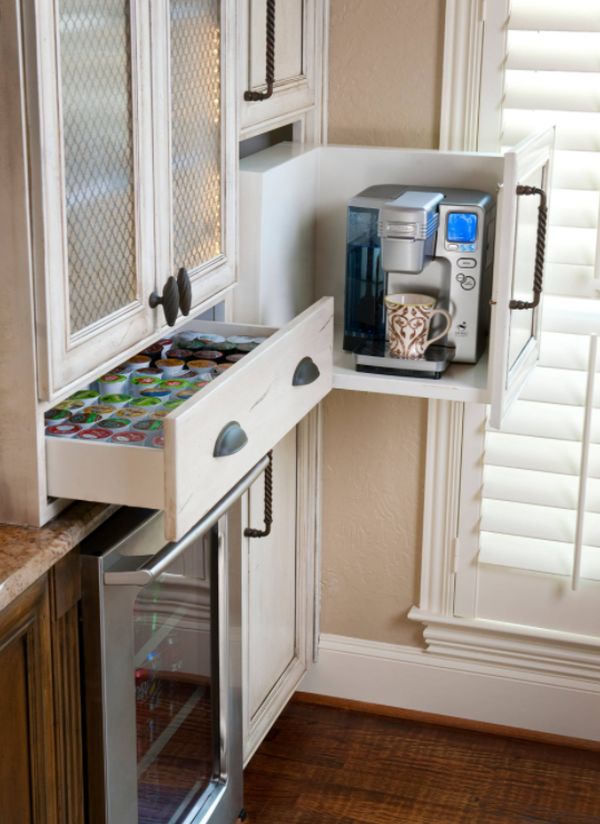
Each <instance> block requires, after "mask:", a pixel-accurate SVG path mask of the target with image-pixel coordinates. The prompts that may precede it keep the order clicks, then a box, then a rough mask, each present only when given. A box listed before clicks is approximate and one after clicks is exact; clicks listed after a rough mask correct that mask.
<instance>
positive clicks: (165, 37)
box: [150, 0, 237, 329]
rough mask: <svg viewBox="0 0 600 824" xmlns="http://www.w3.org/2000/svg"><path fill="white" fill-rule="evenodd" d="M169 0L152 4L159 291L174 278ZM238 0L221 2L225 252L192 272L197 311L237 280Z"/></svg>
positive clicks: (161, 324)
mask: <svg viewBox="0 0 600 824" xmlns="http://www.w3.org/2000/svg"><path fill="white" fill-rule="evenodd" d="M169 11H170V0H156V2H154V3H153V4H152V5H151V12H150V14H151V18H150V26H151V38H152V57H153V60H152V85H153V95H154V98H153V107H154V141H155V145H154V168H155V176H156V177H155V182H156V195H155V197H156V212H155V231H156V273H155V279H156V284H157V288H158V291H159V292H162V288H163V285H164V283H165V281H166V280H167V278H168V277H169V276H171V275H173V276H174V277H177V271H176V270H175V269H174V266H173V233H174V221H173V183H172V174H171V169H172V158H173V149H172V134H171V131H172V130H171V71H170V69H171V58H170V54H171V48H170V40H171V37H170V14H169ZM235 18H236V10H235V2H234V0H220V23H221V42H220V68H221V72H220V74H221V107H220V112H221V254H220V255H218V256H217V257H215V258H213V259H212V260H209V261H207V262H206V263H204V264H202V265H200V266H199V267H196V268H195V269H191V268H190V269H189V270H188V273H189V275H190V279H191V282H192V307H195V306H198V305H199V304H201V303H203V302H205V301H206V300H208V299H209V298H210V297H211V296H212V295H214V294H216V293H217V292H220V291H222V290H223V289H225V288H227V287H228V286H230V285H231V284H232V283H234V281H235V273H236V267H235V261H236V235H237V233H236V224H237V217H236V196H235V193H236V190H237V111H236V105H235V91H236V72H235V65H236V54H235V43H236V37H235V33H236V28H235ZM156 325H157V329H158V328H161V327H163V328H165V324H164V316H163V315H162V313H159V314H158V315H157V318H156Z"/></svg>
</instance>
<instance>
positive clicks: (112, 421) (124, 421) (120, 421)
mask: <svg viewBox="0 0 600 824" xmlns="http://www.w3.org/2000/svg"><path fill="white" fill-rule="evenodd" d="M130 426H131V421H130V420H129V418H118V417H114V418H105V419H104V420H103V421H102V429H109V430H110V431H111V432H121V431H122V430H124V429H129V427H130Z"/></svg>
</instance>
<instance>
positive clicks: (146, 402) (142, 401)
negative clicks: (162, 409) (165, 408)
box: [129, 398, 162, 410]
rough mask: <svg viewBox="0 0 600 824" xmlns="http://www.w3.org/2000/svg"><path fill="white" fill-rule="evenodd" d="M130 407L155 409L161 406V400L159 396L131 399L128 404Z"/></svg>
mask: <svg viewBox="0 0 600 824" xmlns="http://www.w3.org/2000/svg"><path fill="white" fill-rule="evenodd" d="M129 405H130V406H131V408H132V409H146V410H150V409H156V408H157V407H159V406H162V401H161V400H160V398H136V399H135V400H132V401H131V403H130V404H129Z"/></svg>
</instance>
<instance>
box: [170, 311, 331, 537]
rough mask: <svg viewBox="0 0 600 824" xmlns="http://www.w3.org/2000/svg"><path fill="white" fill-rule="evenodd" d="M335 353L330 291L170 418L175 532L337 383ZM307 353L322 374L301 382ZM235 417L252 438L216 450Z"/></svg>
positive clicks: (172, 528) (184, 529) (187, 524)
mask: <svg viewBox="0 0 600 824" xmlns="http://www.w3.org/2000/svg"><path fill="white" fill-rule="evenodd" d="M332 356H333V300H332V299H331V298H323V299H322V300H320V301H318V303H316V304H314V305H313V306H311V307H310V308H309V309H307V310H306V311H305V312H303V313H302V314H300V315H298V316H297V317H296V318H294V320H293V321H291V322H290V323H289V324H287V325H286V326H284V327H283V328H282V329H280V330H279V331H278V332H276V333H275V334H274V335H272V336H271V337H270V338H269V339H268V340H267V341H266V342H265V343H263V344H262V345H261V346H260V347H258V348H257V349H255V350H254V352H252V353H250V355H249V356H248V357H247V358H244V360H242V361H241V362H240V363H239V364H237V365H236V367H235V368H236V371H237V374H236V375H234V374H231V375H227V376H226V378H227V379H225V380H223V381H222V382H219V381H215V382H214V383H212V384H210V385H209V386H208V387H206V390H203V394H204V391H206V394H205V395H204V397H201V396H200V395H199V396H198V397H197V398H195V399H193V400H192V401H191V402H190V403H189V405H188V404H185V406H182V407H180V409H178V410H177V411H176V412H175V414H174V415H173V416H172V417H171V416H169V417H168V418H167V419H166V420H165V493H166V500H165V511H166V519H165V520H166V535H167V538H169V539H170V540H175V539H178V538H179V537H181V536H182V535H183V534H185V532H187V530H188V529H190V528H191V527H192V526H193V525H194V524H195V522H196V521H197V520H198V518H199V517H200V516H201V515H202V514H203V513H204V512H206V510H207V509H209V508H210V507H211V506H213V505H214V504H215V503H216V502H217V501H218V500H219V499H220V498H222V497H223V495H225V493H226V492H227V490H228V489H229V488H230V487H231V486H232V485H233V484H234V483H235V482H236V481H237V480H238V479H239V478H240V477H241V476H242V475H244V474H245V473H246V472H247V471H248V470H249V469H250V468H251V467H252V466H253V465H254V464H255V463H256V462H257V461H258V460H259V459H260V458H261V457H262V456H263V455H264V454H265V453H266V452H268V451H269V449H271V448H272V447H273V446H274V445H275V444H276V443H277V442H278V441H280V440H281V438H282V437H283V436H284V435H285V434H286V433H287V432H289V431H290V429H292V428H293V427H294V426H295V425H296V424H297V423H298V422H299V421H300V420H301V419H302V418H303V417H304V416H305V415H307V414H308V412H310V410H311V409H312V408H313V407H314V406H315V405H316V404H317V403H318V402H319V401H320V400H321V399H322V398H323V397H324V396H325V395H326V394H327V393H328V392H329V391H330V390H331V386H332V371H333V370H332ZM304 358H310V359H311V360H312V362H313V363H314V364H315V365H316V367H317V369H318V373H319V374H318V376H316V373H314V376H315V377H314V380H312V381H311V382H309V383H303V384H301V385H294V373H295V371H296V368H297V367H298V364H299V363H300V362H301V361H302V360H303V359H304ZM310 377H313V376H309V377H308V379H310ZM231 423H236V424H238V425H239V427H241V429H242V430H243V432H244V434H245V436H246V438H247V442H246V444H245V445H244V446H243V447H242V448H241V449H239V451H237V452H234V453H233V454H229V455H222V456H220V457H215V455H214V451H215V445H216V443H217V439H218V438H219V435H220V433H221V432H222V431H223V429H224V427H225V426H227V425H228V424H231Z"/></svg>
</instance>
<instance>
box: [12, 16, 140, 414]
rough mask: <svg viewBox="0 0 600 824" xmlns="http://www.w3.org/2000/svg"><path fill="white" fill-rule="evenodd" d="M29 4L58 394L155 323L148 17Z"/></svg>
mask: <svg viewBox="0 0 600 824" xmlns="http://www.w3.org/2000/svg"><path fill="white" fill-rule="evenodd" d="M33 6H34V11H33V10H32V12H31V13H30V14H29V15H28V17H27V19H26V20H25V23H26V28H27V32H26V33H27V35H28V36H27V38H26V39H27V42H28V44H32V45H31V48H30V49H28V55H27V62H28V79H29V80H30V84H29V86H30V87H29V90H28V91H29V92H30V94H29V98H30V118H31V121H32V123H31V126H32V128H31V130H30V134H31V140H32V144H33V151H32V199H33V207H34V209H33V236H34V250H33V251H34V263H35V269H36V277H37V279H38V283H37V295H36V297H37V306H36V311H37V327H38V351H39V364H40V370H39V380H40V394H41V396H42V397H43V398H50V397H52V396H53V395H54V394H56V392H57V391H58V390H60V389H61V388H64V387H66V386H67V385H68V384H70V383H71V382H73V381H75V380H77V379H78V378H81V377H82V376H84V375H85V374H86V373H87V372H89V371H91V370H93V369H96V368H98V367H99V366H100V365H101V364H102V363H103V362H104V361H106V360H108V359H109V358H111V357H114V356H115V355H117V354H118V353H119V352H120V351H123V350H125V349H126V348H127V347H128V346H132V345H134V344H135V343H136V342H137V341H139V340H141V339H142V338H144V337H145V336H146V335H148V334H149V333H150V332H151V331H152V325H153V312H152V310H151V309H150V307H149V306H148V297H149V293H150V291H151V290H152V286H153V283H154V254H153V218H152V157H151V145H152V134H151V122H150V71H149V20H148V14H147V4H146V3H144V2H142V0H86V2H83V0H60V1H59V0H37V2H35V3H34V4H33Z"/></svg>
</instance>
